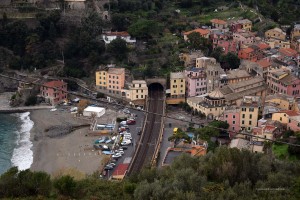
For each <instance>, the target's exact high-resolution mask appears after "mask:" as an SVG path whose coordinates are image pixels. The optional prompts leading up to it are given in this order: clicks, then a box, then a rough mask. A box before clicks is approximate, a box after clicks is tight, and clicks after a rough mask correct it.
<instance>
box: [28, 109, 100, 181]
mask: <svg viewBox="0 0 300 200" xmlns="http://www.w3.org/2000/svg"><path fill="white" fill-rule="evenodd" d="M30 118H31V120H32V121H34V127H33V129H32V130H31V140H32V142H33V149H32V150H33V163H32V165H31V170H33V171H45V172H47V173H49V174H51V175H55V174H57V173H58V172H60V171H62V170H66V169H70V168H72V169H76V170H78V171H81V172H83V173H84V174H92V173H93V172H95V171H97V170H98V169H99V167H100V165H101V161H102V160H103V158H104V156H101V155H99V152H98V151H94V150H93V148H92V147H93V141H95V139H97V138H98V137H92V136H86V134H87V132H88V129H89V128H88V127H86V128H81V129H78V130H76V131H74V132H72V133H70V134H68V135H65V136H60V137H56V138H49V137H47V133H46V132H45V129H47V128H49V127H51V126H57V125H64V124H71V125H81V124H87V123H89V121H85V120H83V119H78V118H75V117H74V116H73V115H71V114H70V113H69V112H67V111H60V110H57V111H55V112H50V111H49V110H36V111H32V112H31V114H30ZM102 165H103V164H102Z"/></svg>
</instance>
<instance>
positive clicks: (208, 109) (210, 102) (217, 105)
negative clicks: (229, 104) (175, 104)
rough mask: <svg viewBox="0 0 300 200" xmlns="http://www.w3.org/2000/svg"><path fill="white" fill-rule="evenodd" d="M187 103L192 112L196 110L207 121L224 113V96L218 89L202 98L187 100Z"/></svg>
mask: <svg viewBox="0 0 300 200" xmlns="http://www.w3.org/2000/svg"><path fill="white" fill-rule="evenodd" d="M187 103H188V104H189V106H191V107H192V108H193V110H194V111H195V110H197V111H198V112H199V113H202V114H204V115H205V116H206V117H207V118H209V119H216V118H218V117H220V116H221V115H222V114H223V113H224V111H225V106H226V105H225V98H224V95H223V94H222V93H221V92H220V90H219V88H217V89H215V90H214V91H212V92H210V93H209V94H208V95H206V96H203V97H191V98H188V99H187Z"/></svg>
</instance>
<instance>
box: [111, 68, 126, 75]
mask: <svg viewBox="0 0 300 200" xmlns="http://www.w3.org/2000/svg"><path fill="white" fill-rule="evenodd" d="M108 73H109V74H117V75H121V74H125V68H109V69H108Z"/></svg>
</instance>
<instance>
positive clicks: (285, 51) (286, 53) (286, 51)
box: [279, 48, 297, 56]
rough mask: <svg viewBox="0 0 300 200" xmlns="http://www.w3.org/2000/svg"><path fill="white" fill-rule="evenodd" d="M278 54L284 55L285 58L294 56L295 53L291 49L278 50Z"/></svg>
mask: <svg viewBox="0 0 300 200" xmlns="http://www.w3.org/2000/svg"><path fill="white" fill-rule="evenodd" d="M279 52H280V53H282V54H284V55H285V56H296V55H297V51H295V50H294V49H291V48H285V49H279Z"/></svg>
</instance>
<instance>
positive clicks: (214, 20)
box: [210, 19, 227, 25]
mask: <svg viewBox="0 0 300 200" xmlns="http://www.w3.org/2000/svg"><path fill="white" fill-rule="evenodd" d="M210 22H211V23H214V24H222V25H224V24H227V22H225V21H224V20H221V19H212V20H210Z"/></svg>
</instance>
